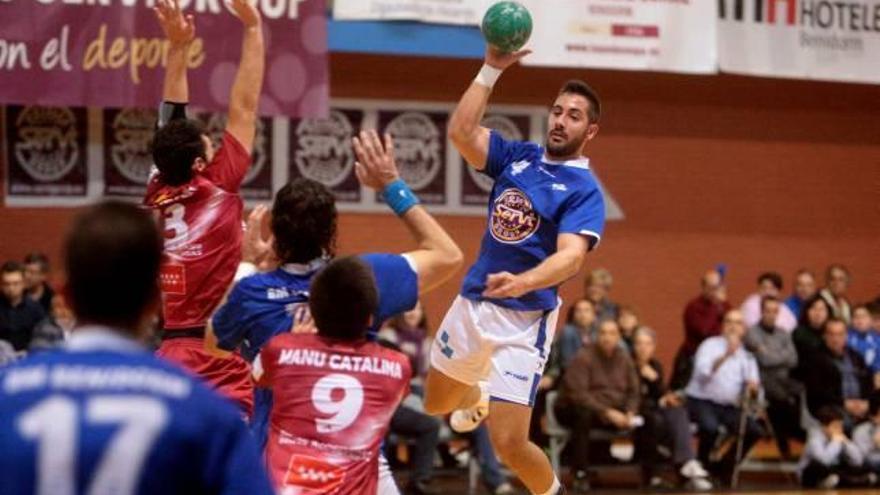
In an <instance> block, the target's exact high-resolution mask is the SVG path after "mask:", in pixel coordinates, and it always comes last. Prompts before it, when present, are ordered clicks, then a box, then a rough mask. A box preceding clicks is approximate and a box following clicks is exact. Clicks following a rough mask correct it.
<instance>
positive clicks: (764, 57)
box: [718, 0, 880, 83]
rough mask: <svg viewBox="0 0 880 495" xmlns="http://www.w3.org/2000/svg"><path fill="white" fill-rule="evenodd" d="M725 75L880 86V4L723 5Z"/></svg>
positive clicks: (797, 0)
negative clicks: (818, 80)
mask: <svg viewBox="0 0 880 495" xmlns="http://www.w3.org/2000/svg"><path fill="white" fill-rule="evenodd" d="M718 3H719V10H718V18H719V23H718V50H719V53H718V56H719V65H720V67H721V70H722V71H725V72H733V73H737V74H749V75H757V76H776V77H793V78H806V79H822V80H832V81H851V82H866V83H876V82H880V64H878V63H877V57H878V55H880V0H839V1H838V0H719V2H718Z"/></svg>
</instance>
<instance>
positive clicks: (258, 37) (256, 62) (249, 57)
mask: <svg viewBox="0 0 880 495" xmlns="http://www.w3.org/2000/svg"><path fill="white" fill-rule="evenodd" d="M230 6H231V7H232V10H233V12H235V15H236V16H237V17H238V18H239V19H240V20H241V22H242V24H243V25H244V34H243V36H242V43H241V61H240V62H239V63H238V72H237V73H236V74H235V82H233V83H232V93H231V94H230V95H229V118H228V119H227V121H226V130H227V131H228V132H229V133H230V134H232V135H233V136H235V138H236V139H237V140H238V141H239V142H240V143H241V144H242V146H244V148H245V149H246V150H248V152H250V151H251V149H252V147H253V143H254V135H255V134H256V129H257V105H258V103H259V100H260V90H261V88H262V87H263V72H264V70H265V65H266V61H265V58H266V55H265V47H264V46H263V28H262V21H261V20H260V13H259V12H258V11H257V9H256V7H254V6H253V5H251V4H250V2H248V0H230Z"/></svg>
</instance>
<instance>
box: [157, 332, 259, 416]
mask: <svg viewBox="0 0 880 495" xmlns="http://www.w3.org/2000/svg"><path fill="white" fill-rule="evenodd" d="M156 355H157V356H159V357H161V358H163V359H165V360H168V361H171V362H172V363H175V364H178V365H180V366H182V367H184V368H186V369H188V370H190V371H191V372H193V373H195V374H196V375H198V376H199V377H200V378H201V379H202V380H204V381H205V382H207V383H208V384H209V385H210V386H211V387H212V388H213V389H215V390H217V391H218V392H220V394H221V395H223V396H225V397H228V398H229V399H232V400H233V401H234V402H235V403H236V404H238V406H239V407H241V409H242V411H244V413H245V414H246V415H247V417H248V418H250V417H251V414H252V413H253V410H254V382H253V379H252V378H251V367H250V365H249V364H248V363H247V361H245V360H244V359H243V358H242V357H241V356H240V355H239V354H238V353H237V352H236V353H234V354H232V355H231V356H229V357H225V358H221V357H216V356H212V355H211V354H209V353H208V352H207V351H205V348H204V341H203V340H202V339H200V338H194V337H192V338H191V337H181V338H174V339H167V340H164V341H162V345H161V346H159V349H158V350H157V351H156Z"/></svg>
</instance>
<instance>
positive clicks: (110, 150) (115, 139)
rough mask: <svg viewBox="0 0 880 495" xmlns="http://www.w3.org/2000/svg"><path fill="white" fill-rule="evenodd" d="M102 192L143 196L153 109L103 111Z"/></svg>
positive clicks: (148, 174) (147, 173)
mask: <svg viewBox="0 0 880 495" xmlns="http://www.w3.org/2000/svg"><path fill="white" fill-rule="evenodd" d="M104 122H105V123H106V125H105V126H104V143H105V144H104V146H103V150H104V194H105V195H107V196H130V197H143V195H144V192H145V191H146V189H147V179H148V178H149V176H150V168H151V167H152V166H153V156H152V154H151V153H150V141H151V140H152V139H153V132H154V130H155V128H156V111H155V110H144V109H125V110H114V109H106V110H104Z"/></svg>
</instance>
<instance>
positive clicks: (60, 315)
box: [28, 294, 76, 352]
mask: <svg viewBox="0 0 880 495" xmlns="http://www.w3.org/2000/svg"><path fill="white" fill-rule="evenodd" d="M75 325H76V319H75V318H74V316H73V311H71V310H70V308H69V307H68V306H67V304H66V303H65V301H64V296H62V295H61V294H55V296H54V297H53V298H52V311H51V312H50V314H49V316H47V317H46V318H43V320H42V321H40V323H37V326H35V327H34V333H33V335H32V336H31V343H30V345H29V346H28V351H29V352H35V351H41V350H48V349H54V348H56V347H58V346H60V345H61V344H63V343H64V341H65V340H66V339H67V337H68V336H70V332H71V330H73V327H74V326H75Z"/></svg>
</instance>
